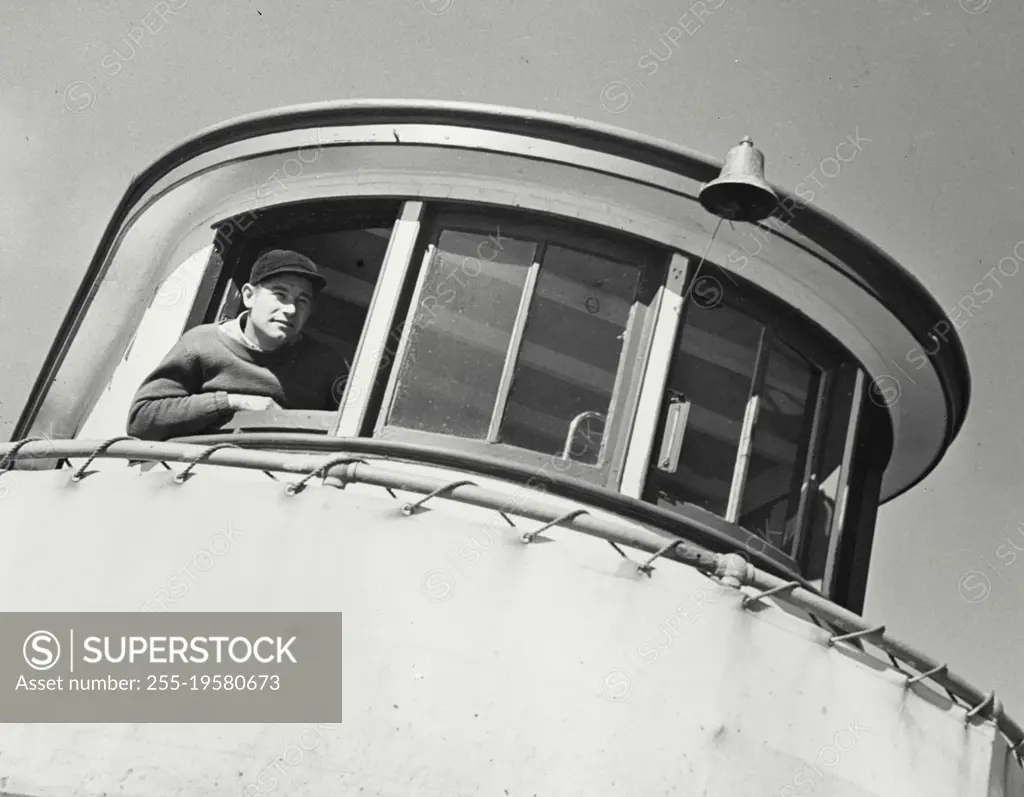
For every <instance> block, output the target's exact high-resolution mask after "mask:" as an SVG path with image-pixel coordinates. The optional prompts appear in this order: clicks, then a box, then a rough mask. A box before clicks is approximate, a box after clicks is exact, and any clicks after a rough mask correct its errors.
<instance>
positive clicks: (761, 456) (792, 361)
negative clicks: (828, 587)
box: [739, 339, 818, 553]
mask: <svg viewBox="0 0 1024 797" xmlns="http://www.w3.org/2000/svg"><path fill="white" fill-rule="evenodd" d="M817 373H818V372H817V369H816V368H814V367H813V366H811V364H810V363H808V362H807V361H806V360H805V359H804V358H803V357H801V356H800V355H799V354H797V353H796V352H795V351H794V350H793V349H792V348H791V347H790V346H788V345H787V344H785V343H784V342H782V341H781V340H779V339H776V340H774V341H773V343H772V346H771V349H770V351H769V353H768V366H767V370H766V371H765V381H764V388H763V389H762V391H761V406H760V409H759V411H758V415H757V424H756V426H755V428H754V437H753V441H752V446H751V451H750V464H749V467H748V469H747V481H746V485H745V486H744V491H743V501H742V505H741V509H740V516H739V525H741V526H743V527H744V528H746V529H749V530H750V531H753V532H756V533H757V534H758V535H760V536H761V537H764V538H765V539H767V540H768V542H770V543H771V544H772V545H774V546H775V547H776V548H779V549H781V550H783V551H785V552H786V553H792V551H791V548H792V544H793V540H794V539H795V536H796V531H797V529H796V515H797V510H798V509H799V506H800V493H801V487H802V485H803V480H804V475H805V467H806V462H807V447H808V444H809V440H810V433H811V425H812V423H813V418H814V405H815V401H816V399H817V381H818V380H817Z"/></svg>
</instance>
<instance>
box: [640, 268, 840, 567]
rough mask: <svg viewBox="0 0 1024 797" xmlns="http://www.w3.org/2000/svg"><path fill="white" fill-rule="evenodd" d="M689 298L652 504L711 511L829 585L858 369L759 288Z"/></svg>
mask: <svg viewBox="0 0 1024 797" xmlns="http://www.w3.org/2000/svg"><path fill="white" fill-rule="evenodd" d="M722 282H723V283H724V280H723V281H722ZM693 284H695V283H691V285H693ZM687 296H688V298H687V300H686V302H685V304H684V307H683V317H682V321H681V324H680V328H679V331H678V333H677V337H676V344H675V349H674V351H673V352H672V355H671V363H670V367H669V372H668V379H667V384H666V388H665V392H664V397H663V402H662V408H661V416H660V424H659V427H658V430H657V435H656V440H655V445H654V447H653V449H652V461H651V465H650V467H649V470H648V476H647V480H646V483H645V490H644V498H645V499H646V500H648V501H651V502H652V503H655V504H657V505H658V506H662V507H665V508H667V509H670V510H671V509H673V508H676V507H680V508H681V507H682V506H683V505H685V504H690V505H694V506H697V507H700V508H702V509H705V510H707V511H708V512H711V513H713V514H715V515H718V516H720V517H722V518H724V519H725V520H727V521H729V522H730V523H735V524H736V525H738V526H740V527H742V528H743V529H746V530H747V531H749V532H752V533H753V534H755V535H757V536H758V537H760V538H761V540H762V541H763V543H764V544H766V545H770V546H772V547H773V548H774V549H776V550H777V551H779V552H781V553H782V554H784V555H785V556H786V557H788V558H790V559H791V560H793V561H794V562H798V563H800V564H801V566H802V569H803V570H804V571H805V572H806V573H807V574H808V577H814V578H821V573H822V571H823V569H824V567H825V561H826V558H827V555H828V550H829V539H830V536H831V535H832V533H833V529H834V527H835V525H836V524H837V523H838V522H839V519H838V518H837V517H836V512H835V504H836V501H837V496H838V495H839V493H840V491H841V487H842V485H843V484H844V483H845V481H844V480H845V479H846V478H847V476H848V474H847V472H846V470H844V464H843V463H844V462H846V461H847V459H848V457H846V455H845V452H846V451H847V449H848V445H847V441H848V437H849V428H848V427H849V424H850V413H851V406H852V395H853V382H852V380H853V379H854V376H855V374H856V369H854V368H853V367H852V366H850V365H848V364H845V363H844V362H843V359H842V356H841V354H840V352H839V350H838V348H837V347H835V346H832V345H830V344H829V343H828V342H827V341H824V340H823V337H824V336H823V335H822V334H820V332H817V331H816V330H814V329H813V328H811V327H810V325H809V324H806V323H802V322H801V321H800V320H799V319H797V318H794V317H793V316H794V314H793V313H792V311H787V310H786V309H785V308H783V307H781V306H780V305H779V303H778V301H777V300H774V299H772V298H771V297H770V296H768V295H766V294H763V293H762V292H760V291H758V290H756V289H755V288H754V287H753V286H748V285H740V284H739V283H724V286H723V285H722V284H719V286H718V289H717V290H716V291H715V292H714V293H713V294H709V293H707V292H705V291H701V290H693V289H692V288H691V290H690V291H688V292H687ZM812 573H813V574H814V575H813V576H812V575H811V574H812Z"/></svg>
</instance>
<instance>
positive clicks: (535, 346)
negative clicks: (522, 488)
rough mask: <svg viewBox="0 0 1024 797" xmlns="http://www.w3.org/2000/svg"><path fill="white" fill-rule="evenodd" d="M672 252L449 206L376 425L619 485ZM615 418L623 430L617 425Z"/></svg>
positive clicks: (426, 256) (427, 254)
mask: <svg viewBox="0 0 1024 797" xmlns="http://www.w3.org/2000/svg"><path fill="white" fill-rule="evenodd" d="M664 261H665V256H664V254H662V253H660V252H656V251H652V250H650V249H648V248H646V247H643V246H641V245H634V244H631V243H629V242H624V241H622V240H618V239H615V238H612V237H611V236H607V235H602V234H598V233H591V232H589V231H586V230H567V229H565V228H564V227H561V226H554V225H551V224H547V225H545V224H543V223H537V222H531V221H524V220H522V219H518V218H516V217H507V218H499V217H493V218H470V217H467V216H459V215H450V214H448V215H442V216H439V217H438V218H437V219H436V220H435V222H434V223H433V224H432V225H431V226H429V227H428V231H427V234H426V236H425V246H424V248H423V250H422V251H421V262H422V267H421V269H420V273H419V275H418V279H417V282H416V285H415V289H414V291H413V295H412V297H411V299H410V301H409V306H408V309H407V312H406V313H405V322H404V325H403V330H402V331H403V334H402V338H401V342H400V345H399V347H398V351H397V353H396V356H397V360H396V365H395V367H394V368H393V369H392V371H391V374H390V381H389V385H388V389H387V391H386V392H385V394H384V396H383V400H382V406H381V411H380V413H379V416H378V422H377V426H376V434H378V435H380V436H382V437H390V438H393V439H406V440H410V441H420V442H426V441H427V440H430V439H439V438H440V437H442V436H443V437H444V438H445V439H446V440H447V441H448V442H449V443H450V444H451V445H454V446H456V447H461V448H463V449H465V450H469V451H473V452H477V453H489V452H490V453H494V452H496V451H497V450H499V449H500V450H501V451H502V452H503V455H505V456H510V457H512V458H513V459H517V460H519V461H521V462H535V463H541V462H544V461H548V462H550V463H551V464H552V466H553V467H556V468H557V470H558V471H559V472H562V473H571V474H572V475H575V476H578V477H580V478H584V479H588V480H591V481H595V482H598V483H602V484H605V483H611V481H612V480H613V473H614V472H616V469H617V468H618V467H621V460H622V459H623V457H624V448H625V440H626V438H627V437H628V435H627V434H626V431H627V430H626V427H627V426H628V422H627V423H619V424H617V425H616V424H615V423H614V420H613V419H618V418H623V417H628V413H629V412H630V411H631V409H632V407H633V406H634V402H635V398H636V392H637V389H638V383H639V379H631V378H630V377H631V375H633V373H634V370H635V368H636V367H637V365H638V353H639V352H640V351H641V350H643V349H642V346H643V344H644V342H645V341H646V340H648V339H649V335H650V332H651V330H650V320H651V319H650V314H649V312H648V311H649V309H650V305H651V301H652V298H653V294H654V285H655V284H656V282H657V281H658V280H659V279H661V277H660V276H659V274H660V272H659V269H660V268H661V267H662V265H663V263H664ZM613 429H614V430H616V431H613Z"/></svg>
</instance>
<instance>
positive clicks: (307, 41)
mask: <svg viewBox="0 0 1024 797" xmlns="http://www.w3.org/2000/svg"><path fill="white" fill-rule="evenodd" d="M691 2H692V0H683V1H682V2H678V1H677V2H670V1H668V0H644V2H635V0H631V1H630V2H626V1H625V0H563V1H562V2H557V3H547V2H540V0H517V1H516V2H515V3H499V2H493V0H489V1H488V2H483V0H376V2H373V3H356V2H351V0H349V2H324V0H166V2H157V0H119V2H116V3H111V2H98V0H75V2H73V3H72V2H65V3H60V2H55V3H29V2H18V0H2V8H3V11H4V17H5V24H4V25H3V26H2V27H0V63H2V72H0V181H2V191H0V252H2V259H0V364H2V365H0V368H2V371H0V373H2V378H0V402H2V407H0V439H7V437H8V436H9V435H10V433H11V430H12V425H13V423H14V422H15V420H16V419H17V416H18V411H19V409H20V407H21V404H22V403H23V401H24V399H25V396H26V394H27V391H28V389H29V387H30V385H31V382H32V380H33V379H34V377H35V375H36V373H37V371H38V368H39V366H40V364H41V361H42V358H43V356H44V354H45V352H46V349H47V347H48V346H49V344H50V342H51V340H52V338H53V336H54V334H55V332H56V329H57V326H58V324H59V322H60V320H61V318H62V317H63V314H64V312H65V311H66V309H67V306H68V303H69V302H70V300H71V298H72V295H73V293H74V291H75V289H76V288H77V286H78V283H79V280H80V279H81V276H82V274H83V272H84V269H85V267H86V265H87V264H88V261H89V260H90V258H91V257H92V255H93V253H94V250H95V247H96V245H97V243H98V241H99V238H100V235H101V234H102V231H103V228H104V226H105V224H106V223H107V221H108V219H109V216H110V214H111V213H112V211H113V209H114V206H115V205H116V203H117V201H118V200H119V199H120V197H121V195H122V193H123V192H124V190H125V188H126V187H127V185H128V183H129V182H130V180H131V178H132V176H133V175H134V174H136V173H138V172H139V171H141V170H142V169H144V168H145V167H146V166H148V165H149V164H150V163H151V162H152V161H153V160H154V159H155V158H156V157H158V156H159V155H160V154H162V153H163V152H164V151H166V150H167V149H169V148H171V147H172V146H174V145H175V144H177V143H179V142H180V141H181V140H182V139H184V138H186V137H188V136H191V135H192V134H194V133H196V132H197V131H198V130H200V129H202V128H204V127H207V126H209V125H212V124H217V123H220V122H223V121H226V120H228V119H230V118H232V117H235V116H238V115H241V114H246V113H251V112H255V111H261V110H267V109H271V108H274V107H277V106H282V105H293V104H297V103H304V102H315V101H324V100H332V99H350V98H375V97H393V98H410V99H414V98H436V99H449V100H467V101H475V102H487V103H496V104H501V105H512V106H519V107H525V108H532V109H538V110H544V111H554V112H559V113H567V114H571V115H575V116H580V117H584V118H589V119H594V120H598V121H602V122H607V123H611V124H616V125H620V126H622V127H626V128H629V129H632V130H635V131H639V132H642V133H646V134H649V135H654V136H657V137H659V138H663V139H666V140H669V141H671V142H674V143H677V144H681V145H683V146H686V147H689V148H691V149H695V150H698V151H701V152H704V153H707V154H708V155H711V156H713V157H715V158H722V157H723V156H724V154H725V151H726V150H727V149H728V148H729V147H730V146H732V145H733V144H734V143H736V141H737V140H738V139H739V138H741V137H742V136H743V135H746V134H749V135H751V136H752V137H753V138H754V141H755V143H756V144H757V145H758V146H759V147H760V148H761V149H763V150H764V152H765V155H766V159H767V175H768V177H769V179H770V180H771V181H772V182H773V183H775V184H777V185H779V186H780V187H782V188H784V189H786V190H790V191H792V190H794V189H795V187H796V186H797V185H799V184H800V183H801V182H804V181H806V180H807V179H808V176H809V175H811V174H812V172H815V170H819V171H818V172H817V174H818V175H819V177H818V179H820V180H821V183H822V184H821V187H817V186H816V187H815V198H814V204H816V205H818V206H820V207H822V208H823V209H825V210H827V211H829V212H831V213H833V214H835V215H836V216H837V217H838V218H840V219H841V220H842V221H844V222H845V223H847V224H849V225H850V226H852V227H853V228H854V229H856V230H857V231H859V232H860V233H862V234H864V235H865V236H867V237H868V238H869V239H871V240H872V241H874V242H875V243H877V244H878V245H879V246H881V247H882V248H883V249H884V250H886V251H888V252H889V253H890V254H892V255H893V256H894V257H895V258H896V259H897V260H898V261H899V262H901V263H902V264H904V265H905V266H906V267H907V268H908V269H909V270H910V271H912V272H913V273H914V274H915V275H917V277H918V278H919V279H921V281H922V282H923V283H924V284H925V285H926V286H927V287H928V288H929V289H930V290H931V291H932V293H933V294H934V295H935V296H936V298H937V299H938V300H939V302H940V303H941V304H942V305H943V307H945V308H947V310H949V309H951V308H953V307H954V306H955V305H956V304H957V302H959V301H960V300H961V298H962V297H964V296H965V295H966V294H968V293H970V292H971V291H972V287H973V286H974V285H975V284H976V283H977V282H978V281H979V280H982V279H985V275H986V274H988V273H990V272H991V270H992V269H994V268H996V267H997V264H998V263H999V261H1000V258H1004V257H1007V256H1009V257H1011V258H1012V257H1013V252H1014V246H1015V245H1018V243H1019V242H1022V241H1024V218H1022V214H1021V210H1022V208H1024V203H1022V201H1021V200H1022V192H1024V165H1022V158H1024V150H1022V149H1021V148H1022V134H1024V54H1022V50H1024V45H1022V43H1024V5H1021V3H1020V0H959V2H958V0H862V1H861V2H857V3H851V2H847V3H841V2H839V0H706V2H705V14H704V15H703V18H702V19H701V20H699V21H698V19H697V16H698V14H699V13H700V11H701V9H700V7H699V6H698V7H697V8H696V9H691ZM707 10H711V13H709V14H708V13H706V12H707ZM695 11H696V12H697V13H694V12H695ZM161 12H162V19H161ZM169 12H174V13H173V14H171V13H169ZM132 37H134V40H135V41H134V42H133V40H132ZM649 51H650V52H649ZM659 57H660V59H662V60H658V58H659ZM652 64H653V65H656V66H657V70H656V71H652V68H651V65H652ZM115 65H117V66H120V70H117V71H116V74H115V68H114V67H115ZM612 81H621V82H620V83H616V84H614V85H612V86H610V87H609V85H608V84H609V83H612ZM858 134H859V136H860V137H861V138H862V139H866V140H867V141H866V142H865V143H864V144H863V147H862V149H861V151H859V152H858V154H857V156H856V158H854V159H853V160H852V161H851V162H849V163H846V164H844V165H843V166H842V168H841V170H840V171H839V173H838V174H835V175H834V176H832V177H823V176H820V175H821V171H820V170H821V168H822V161H823V159H825V158H828V157H830V156H834V152H835V148H836V145H837V144H839V143H840V142H842V141H843V140H844V139H846V138H847V136H851V135H858ZM1019 150H1020V151H1019ZM846 152H847V150H844V153H846ZM834 170H835V167H834V166H832V165H831V163H829V164H828V165H827V166H826V167H825V171H827V172H829V173H831V172H833V171H834ZM1017 251H1018V253H1020V254H1021V255H1022V256H1024V243H1020V245H1018V246H1017ZM1021 260H1022V261H1024V257H1022V258H1021ZM1002 269H1003V272H1004V274H1011V273H1012V272H1013V271H1014V267H1013V265H1012V261H1003V264H1002ZM995 274H996V276H997V277H998V279H999V281H1000V284H999V287H996V285H995V283H993V282H992V278H991V277H989V278H988V279H989V285H990V287H992V288H994V293H993V296H992V298H991V299H990V300H989V301H988V302H987V303H986V304H984V305H983V306H982V307H981V308H980V309H978V310H974V311H973V315H971V316H970V317H966V316H963V317H961V318H960V319H959V320H958V323H959V324H960V325H961V326H962V327H963V328H962V329H961V331H960V334H961V336H962V338H963V341H964V345H965V347H966V350H967V355H968V358H969V361H970V365H971V371H972V377H973V395H972V403H971V407H970V410H969V413H968V418H967V423H966V425H965V426H964V428H963V431H962V432H961V434H960V436H959V438H958V439H957V441H956V443H955V444H954V445H953V447H952V449H951V450H950V451H949V453H948V454H947V456H946V459H945V460H944V461H943V463H942V464H941V465H940V466H939V467H938V469H937V470H936V471H935V472H934V473H933V474H932V475H931V476H930V477H929V478H928V479H927V480H926V481H924V482H923V483H922V484H920V485H919V486H918V487H917V488H915V489H914V490H912V491H911V492H910V493H908V494H907V495H905V496H903V497H901V498H899V499H897V500H896V501H894V502H892V503H891V504H888V505H886V506H885V507H884V508H883V510H882V512H881V514H880V518H879V530H878V534H877V536H876V543H875V551H874V557H873V562H872V568H873V571H872V577H871V581H870V584H869V590H868V605H867V609H866V614H867V615H868V617H869V618H870V619H872V620H877V621H879V622H885V623H886V624H887V626H888V628H889V630H890V631H893V632H895V633H896V634H897V635H899V636H901V637H903V638H904V639H905V640H906V641H908V642H910V643H911V644H913V645H915V646H916V647H919V648H921V649H923V650H925V651H927V652H929V653H931V654H932V655H935V656H936V657H943V658H945V659H947V660H948V661H949V663H950V665H951V667H952V669H954V670H955V671H957V672H960V673H962V674H964V675H966V676H967V677H969V678H971V679H973V680H975V681H976V682H977V683H978V685H979V686H980V687H982V688H983V689H989V688H995V689H996V692H997V695H998V696H1000V697H1001V698H1002V699H1003V700H1004V701H1005V702H1006V704H1007V706H1008V708H1009V710H1010V711H1011V713H1013V714H1014V715H1015V716H1016V717H1017V718H1018V719H1019V720H1024V682H1022V680H1021V679H1020V678H1019V677H1018V675H1017V672H1016V666H1017V664H1018V653H1019V652H1020V650H1021V646H1022V639H1024V619H1022V618H1021V610H1020V607H1021V605H1022V602H1024V550H1022V553H1021V554H1015V553H1014V551H1013V549H1012V548H1009V547H1006V546H1007V545H1008V540H1014V541H1016V542H1017V545H1018V546H1019V547H1020V548H1021V549H1024V531H1019V530H1018V526H1019V525H1020V524H1022V523H1024V504H1022V491H1021V488H1020V483H1019V481H1018V480H1019V479H1020V476H1021V471H1020V470H1019V468H1020V465H1021V462H1022V461H1024V434H1022V425H1021V422H1020V410H1019V409H1018V407H1017V400H1018V398H1019V397H1021V396H1022V395H1024V354H1022V351H1021V349H1020V347H1019V345H1018V341H1019V339H1020V334H1021V331H1022V329H1024V318H1021V315H1020V312H1019V308H1020V305H1021V299H1022V298H1024V271H1021V272H1020V273H1019V274H1017V273H1012V275H1010V276H1004V275H1000V273H999V271H996V272H995ZM895 298H896V299H897V300H898V297H895ZM965 319H966V326H964V323H965ZM1021 528H1024V526H1021ZM1000 546H1004V547H1002V548H1001V547H1000ZM971 571H978V573H980V574H981V575H978V574H974V575H969V574H970V573H971ZM965 577H966V580H964V581H961V579H964V578H965Z"/></svg>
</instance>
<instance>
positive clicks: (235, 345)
mask: <svg viewBox="0 0 1024 797" xmlns="http://www.w3.org/2000/svg"><path fill="white" fill-rule="evenodd" d="M345 371H346V366H345V362H344V360H343V358H342V356H341V355H339V354H337V353H335V352H333V351H332V350H331V349H329V348H328V347H326V346H324V345H323V344H321V343H319V342H317V341H314V340H312V339H311V338H309V337H306V336H302V337H300V338H299V339H298V340H297V341H296V342H295V343H293V344H291V345H289V346H285V347H284V348H282V349H278V350H277V351H272V352H266V351H259V350H257V349H254V348H250V347H247V346H245V345H243V343H242V342H240V341H239V340H237V339H235V338H234V337H232V336H231V335H230V334H228V332H227V331H226V329H225V326H223V325H219V324H202V325H200V326H197V327H194V328H192V329H190V330H189V331H188V332H186V333H185V334H184V335H182V336H181V338H180V339H179V340H178V342H177V343H176V344H175V345H174V347H173V348H172V349H171V350H170V351H169V352H168V353H167V356H166V357H164V359H163V361H162V362H161V363H160V364H159V365H158V366H157V367H156V369H155V370H154V371H153V372H152V373H151V374H150V375H149V376H148V377H146V380H145V381H144V382H143V383H142V385H141V386H140V387H139V389H138V391H137V392H136V394H135V398H134V399H133V400H132V405H131V409H130V410H129V413H128V425H127V431H128V434H130V435H132V436H133V437H138V438H140V439H143V440H167V439H168V438H171V437H181V436H184V435H193V434H204V433H207V432H210V431H214V430H216V429H217V428H218V427H219V426H221V425H223V424H224V423H226V422H227V421H228V420H230V419H231V417H232V415H234V411H233V410H232V409H230V408H229V406H228V393H244V394H248V395H254V396H267V397H268V398H271V399H273V400H274V401H276V402H277V403H278V404H279V405H280V406H281V407H282V408H284V409H305V410H332V409H336V408H337V406H338V399H337V398H336V397H335V396H334V395H333V390H332V388H333V386H334V383H335V380H336V379H337V378H338V377H339V376H341V375H342V374H344V373H345Z"/></svg>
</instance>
